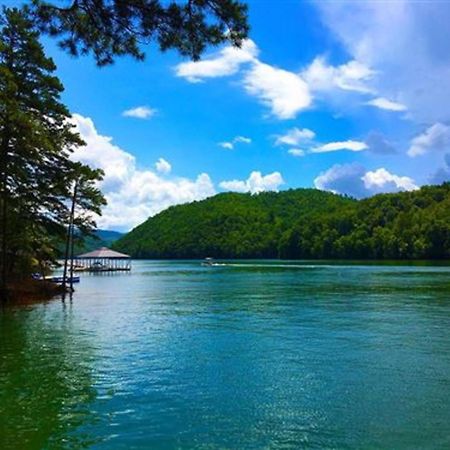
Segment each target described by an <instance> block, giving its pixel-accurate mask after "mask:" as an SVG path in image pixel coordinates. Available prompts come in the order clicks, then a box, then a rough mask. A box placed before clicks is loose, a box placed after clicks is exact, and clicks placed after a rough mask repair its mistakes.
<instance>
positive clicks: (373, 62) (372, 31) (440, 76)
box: [314, 0, 450, 123]
mask: <svg viewBox="0 0 450 450" xmlns="http://www.w3.org/2000/svg"><path fill="white" fill-rule="evenodd" d="M314 3H315V5H316V7H317V9H318V10H319V11H320V13H321V16H322V20H323V22H324V23H325V24H326V25H327V26H328V27H329V29H330V30H331V31H332V33H333V34H334V36H335V37H336V38H337V39H338V40H339V41H340V43H341V44H342V45H343V46H344V48H345V49H346V51H347V52H348V53H349V54H350V55H351V57H352V58H353V59H355V60H357V61H360V62H361V63H362V64H364V65H366V66H368V67H371V68H373V70H375V71H376V77H374V79H373V80H372V81H371V87H373V88H374V89H375V90H376V91H377V92H378V93H379V95H380V96H381V97H385V98H389V99H391V98H401V99H402V104H403V105H405V106H406V107H407V108H408V116H409V117H410V118H412V119H413V120H415V121H416V122H418V123H435V122H447V121H449V120H450V109H449V108H448V105H449V104H450V41H449V39H448V23H449V22H450V3H448V2H413V1H409V0H396V1H392V2H375V1H371V2H355V1H353V0H342V1H339V2H324V1H320V0H315V2H314ZM412 43H413V44H412Z"/></svg>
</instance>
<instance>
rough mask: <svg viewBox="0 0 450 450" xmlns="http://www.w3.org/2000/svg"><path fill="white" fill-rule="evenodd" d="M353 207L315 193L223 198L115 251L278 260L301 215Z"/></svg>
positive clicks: (156, 225) (173, 216)
mask: <svg viewBox="0 0 450 450" xmlns="http://www.w3.org/2000/svg"><path fill="white" fill-rule="evenodd" d="M353 203H354V200H351V199H348V198H344V197H340V196H337V195H334V194H331V193H327V192H321V191H317V190H313V189H305V190H289V191H283V192H280V193H275V192H265V193H261V194H259V195H250V194H238V193H225V194H219V195H216V196H215V197H212V198H209V199H206V200H203V201H201V202H194V203H191V204H187V205H180V206H174V207H171V208H169V209H167V210H165V211H163V212H162V213H160V214H158V215H157V216H155V217H153V218H150V219H148V220H147V221H146V222H145V223H143V224H142V225H140V226H138V227H137V228H135V229H134V230H133V231H131V232H130V233H129V234H127V235H126V236H124V237H123V238H122V239H120V240H119V241H118V242H117V243H116V244H115V248H117V249H119V250H120V251H125V253H129V254H131V255H133V256H136V257H149V258H160V257H161V258H191V257H205V256H214V257H219V258H227V257H230V258H231V257H236V258H246V257H271V258H275V257H277V256H278V243H279V241H280V238H281V236H282V234H283V232H285V231H286V230H288V229H290V228H292V226H293V225H294V223H295V222H296V220H298V218H299V216H300V215H303V214H304V215H307V214H311V213H312V212H314V211H317V212H321V213H323V214H325V213H326V212H327V211H337V210H339V209H341V208H344V207H346V206H347V205H351V204H353Z"/></svg>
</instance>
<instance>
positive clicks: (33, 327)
mask: <svg viewBox="0 0 450 450" xmlns="http://www.w3.org/2000/svg"><path fill="white" fill-rule="evenodd" d="M93 358H94V351H93V349H92V347H91V346H90V342H89V335H88V334H84V335H83V333H80V331H79V330H75V329H74V326H73V321H72V311H71V305H70V303H69V302H67V301H66V303H63V304H61V303H60V302H58V301H56V300H55V301H54V302H49V303H47V304H45V305H40V307H37V308H34V307H28V308H5V309H3V310H0V448H1V449H4V450H6V449H8V450H9V449H18V450H28V449H30V450H32V449H42V448H52V449H53V448H55V449H66V448H70V449H76V448H86V447H88V446H90V445H91V444H94V442H95V441H94V440H93V439H92V438H91V437H90V436H89V434H88V433H87V432H86V433H84V432H80V431H79V430H80V427H83V428H84V427H87V426H89V425H90V424H93V423H94V422H95V421H96V417H95V413H94V412H93V411H92V409H91V404H92V402H93V401H94V400H95V398H96V392H95V389H94V388H93V387H92V386H93V380H92V374H91V368H90V363H91V361H92V360H93ZM76 430H77V432H76V433H75V431H76Z"/></svg>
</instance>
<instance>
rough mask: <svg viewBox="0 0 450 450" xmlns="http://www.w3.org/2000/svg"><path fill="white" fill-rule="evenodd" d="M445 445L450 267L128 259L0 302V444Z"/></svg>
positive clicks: (448, 442)
mask: <svg viewBox="0 0 450 450" xmlns="http://www.w3.org/2000/svg"><path fill="white" fill-rule="evenodd" d="M41 448H42V449H44V448H45V449H47V448H48V449H66V448H67V449H78V448H93V449H105V450H111V449H112V450H114V449H152V450H153V449H155V450H157V449H194V448H196V449H261V448H265V449H299V448H316V449H327V448H330V449H331V448H334V449H372V448H373V449H428V448H429V449H448V448H450V267H449V266H426V265H424V266H414V265H405V266H398V265H358V264H354V265H345V263H342V264H341V265H332V264H326V263H323V264H316V263H310V262H305V263H280V262H267V261H252V262H245V263H235V264H230V265H226V266H221V267H202V266H201V265H200V263H199V262H194V261H189V262H186V261H185V262H183V261H177V262H163V261H136V262H134V266H133V271H132V272H131V273H122V274H114V275H89V274H82V275H81V283H80V284H79V285H77V286H76V293H75V294H74V296H73V299H72V301H71V302H70V301H69V300H66V302H65V303H62V302H61V300H59V299H54V300H52V301H50V302H46V303H41V304H35V305H32V306H27V307H15V308H12V307H8V308H5V309H3V310H1V309H0V449H2V450H6V449H19V450H26V449H41Z"/></svg>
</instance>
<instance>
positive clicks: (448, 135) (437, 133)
mask: <svg viewBox="0 0 450 450" xmlns="http://www.w3.org/2000/svg"><path fill="white" fill-rule="evenodd" d="M449 145H450V127H449V126H447V125H444V124H442V123H435V124H434V125H432V126H430V127H429V128H427V129H426V130H425V131H424V132H423V133H422V134H419V135H418V136H416V137H415V138H414V139H413V140H412V141H411V145H410V147H409V149H408V155H409V156H411V157H415V156H419V155H424V154H425V153H429V152H431V151H442V150H448V147H449Z"/></svg>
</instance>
